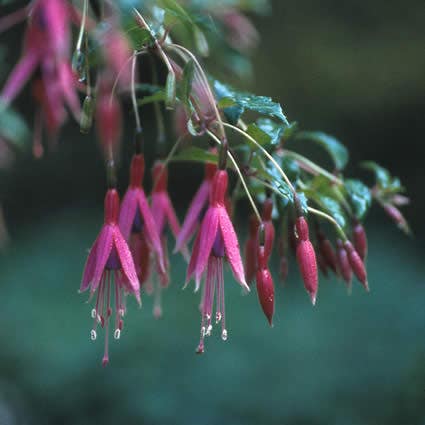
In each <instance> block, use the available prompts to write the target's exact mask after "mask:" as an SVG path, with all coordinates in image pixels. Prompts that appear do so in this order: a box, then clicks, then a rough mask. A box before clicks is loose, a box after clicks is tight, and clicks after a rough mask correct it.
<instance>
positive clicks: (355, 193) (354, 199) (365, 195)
mask: <svg viewBox="0 0 425 425" xmlns="http://www.w3.org/2000/svg"><path fill="white" fill-rule="evenodd" d="M344 187H345V190H346V191H347V195H348V199H349V201H350V204H351V206H352V208H353V213H354V216H355V217H356V218H357V219H358V220H362V219H363V218H364V217H365V215H366V213H367V212H368V211H369V208H370V207H371V205H372V194H371V193H370V190H369V188H368V187H367V186H366V185H365V184H363V183H362V182H361V181H360V180H355V179H347V180H345V181H344Z"/></svg>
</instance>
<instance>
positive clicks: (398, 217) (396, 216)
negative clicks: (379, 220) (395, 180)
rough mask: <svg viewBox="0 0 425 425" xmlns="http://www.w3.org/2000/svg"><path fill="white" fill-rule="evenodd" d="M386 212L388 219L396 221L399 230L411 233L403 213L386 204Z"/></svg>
mask: <svg viewBox="0 0 425 425" xmlns="http://www.w3.org/2000/svg"><path fill="white" fill-rule="evenodd" d="M384 211H385V212H386V213H387V215H388V217H390V218H391V220H392V221H394V223H395V224H397V226H398V227H399V229H401V230H403V231H404V232H406V233H409V232H410V228H409V224H408V223H407V221H406V219H405V218H404V216H403V214H402V213H401V211H400V210H399V209H398V208H397V207H395V206H394V205H392V204H384Z"/></svg>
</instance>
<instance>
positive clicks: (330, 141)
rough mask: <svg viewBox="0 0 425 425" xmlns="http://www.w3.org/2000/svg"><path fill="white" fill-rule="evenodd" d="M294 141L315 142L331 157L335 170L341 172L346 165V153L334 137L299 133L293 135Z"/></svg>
mask: <svg viewBox="0 0 425 425" xmlns="http://www.w3.org/2000/svg"><path fill="white" fill-rule="evenodd" d="M295 139H297V140H307V141H311V142H315V143H317V144H319V145H320V146H322V147H323V148H324V149H325V150H326V151H327V152H328V153H329V155H330V156H331V157H332V160H333V161H334V164H335V168H336V169H337V170H343V169H344V168H345V166H346V165H347V162H348V157H349V155H348V151H347V149H346V147H345V146H344V145H343V144H342V143H341V142H340V141H338V140H337V139H335V137H333V136H329V135H328V134H326V133H322V132H321V131H301V132H299V133H297V134H296V135H295Z"/></svg>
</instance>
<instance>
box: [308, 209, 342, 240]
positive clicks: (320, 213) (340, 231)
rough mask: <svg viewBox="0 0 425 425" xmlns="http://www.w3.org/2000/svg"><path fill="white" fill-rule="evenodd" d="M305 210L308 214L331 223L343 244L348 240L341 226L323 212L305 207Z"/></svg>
mask: <svg viewBox="0 0 425 425" xmlns="http://www.w3.org/2000/svg"><path fill="white" fill-rule="evenodd" d="M307 209H308V211H309V212H310V213H312V214H315V215H317V216H318V217H322V218H324V219H325V220H328V221H329V222H331V223H332V224H333V225H334V226H335V229H336V231H337V233H338V235H339V237H340V238H341V239H342V241H343V242H345V241H346V240H347V239H348V238H347V235H346V234H345V233H344V231H343V230H342V228H341V226H340V225H339V224H338V223H337V221H336V220H335V219H334V218H333V217H331V216H330V215H328V214H326V213H324V212H323V211H320V210H316V209H315V208H312V207H307Z"/></svg>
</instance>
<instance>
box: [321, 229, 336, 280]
mask: <svg viewBox="0 0 425 425" xmlns="http://www.w3.org/2000/svg"><path fill="white" fill-rule="evenodd" d="M316 233H317V242H318V248H319V255H318V257H321V260H322V261H323V263H324V264H323V267H324V268H325V269H326V268H327V267H329V268H330V269H331V270H332V271H333V272H334V273H338V269H337V259H336V254H335V251H334V249H333V247H332V244H331V242H330V240H329V239H328V238H327V237H326V236H325V234H324V233H323V232H322V231H321V230H320V228H319V227H318V228H317V232H316Z"/></svg>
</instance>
